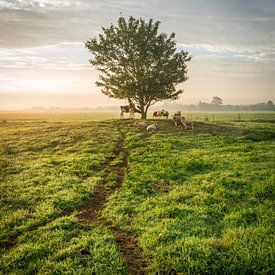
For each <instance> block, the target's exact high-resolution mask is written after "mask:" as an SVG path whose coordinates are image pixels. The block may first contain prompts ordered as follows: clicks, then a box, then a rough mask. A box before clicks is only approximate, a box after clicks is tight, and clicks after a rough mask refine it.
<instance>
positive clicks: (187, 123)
mask: <svg viewBox="0 0 275 275" xmlns="http://www.w3.org/2000/svg"><path fill="white" fill-rule="evenodd" d="M173 122H174V124H175V126H178V125H180V124H182V125H183V126H184V128H185V130H186V129H187V126H191V128H192V129H193V130H194V123H193V121H192V120H186V119H185V117H183V116H178V115H174V116H173Z"/></svg>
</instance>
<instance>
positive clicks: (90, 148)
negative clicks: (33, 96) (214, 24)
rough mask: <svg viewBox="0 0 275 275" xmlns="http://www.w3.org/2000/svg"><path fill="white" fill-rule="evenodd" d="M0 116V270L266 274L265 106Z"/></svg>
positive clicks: (268, 167) (273, 177)
mask: <svg viewBox="0 0 275 275" xmlns="http://www.w3.org/2000/svg"><path fill="white" fill-rule="evenodd" d="M118 116H119V115H118V114H113V113H109V114H108V113H106V114H99V113H98V114H95V113H87V114H84V113H83V114H80V113H79V114H58V113H57V114H14V113H2V114H0V152H1V153H0V204H1V208H0V229H1V230H0V252H1V256H0V274H60V273H70V274H129V273H131V274H142V272H145V274H206V273H208V274H221V273H226V274H239V273H241V274H253V273H254V274H258V273H259V274H272V273H274V272H275V265H274V254H275V240H274V233H275V232H274V228H275V215H274V213H275V212H274V210H275V209H274V205H275V204H274V196H275V194H274V192H275V191H274V190H275V165H274V163H275V124H274V122H275V114H274V113H241V114H237V113H215V114H210V113H208V114H207V113H192V114H186V117H188V118H189V119H192V120H194V121H195V129H194V130H191V129H188V130H184V128H183V127H174V126H173V123H172V121H171V119H168V120H166V119H155V120H153V119H152V114H150V115H149V118H150V119H149V122H154V121H156V122H157V123H158V130H157V131H155V132H152V133H151V132H150V133H148V132H146V131H145V130H142V129H139V128H138V127H136V126H134V125H133V121H132V120H127V119H125V120H119V119H117V118H118Z"/></svg>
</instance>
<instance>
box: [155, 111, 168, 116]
mask: <svg viewBox="0 0 275 275" xmlns="http://www.w3.org/2000/svg"><path fill="white" fill-rule="evenodd" d="M168 116H169V112H168V111H165V110H161V111H155V112H154V113H153V118H156V117H166V118H168Z"/></svg>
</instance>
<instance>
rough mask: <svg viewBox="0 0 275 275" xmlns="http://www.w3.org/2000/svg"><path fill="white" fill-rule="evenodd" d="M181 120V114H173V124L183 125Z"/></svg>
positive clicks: (182, 119)
mask: <svg viewBox="0 0 275 275" xmlns="http://www.w3.org/2000/svg"><path fill="white" fill-rule="evenodd" d="M183 121H184V117H182V116H179V115H174V116H173V122H174V124H175V126H178V125H181V124H182V125H183Z"/></svg>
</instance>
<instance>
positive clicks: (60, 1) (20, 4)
mask: <svg viewBox="0 0 275 275" xmlns="http://www.w3.org/2000/svg"><path fill="white" fill-rule="evenodd" d="M80 4H81V1H77V0H1V1H0V9H11V10H34V9H41V8H43V9H50V10H51V9H55V8H66V7H77V6H80Z"/></svg>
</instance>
